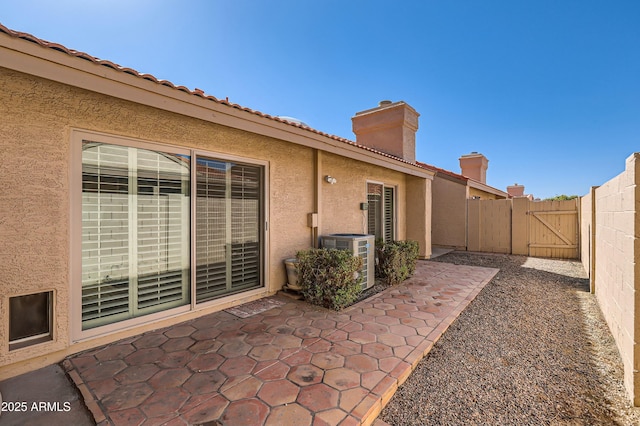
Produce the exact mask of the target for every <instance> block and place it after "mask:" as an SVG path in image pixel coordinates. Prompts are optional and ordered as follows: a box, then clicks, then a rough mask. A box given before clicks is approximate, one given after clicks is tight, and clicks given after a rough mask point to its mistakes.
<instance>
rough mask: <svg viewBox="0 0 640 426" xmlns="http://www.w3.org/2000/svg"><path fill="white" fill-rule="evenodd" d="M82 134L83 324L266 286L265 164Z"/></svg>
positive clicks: (79, 291) (79, 298)
mask: <svg viewBox="0 0 640 426" xmlns="http://www.w3.org/2000/svg"><path fill="white" fill-rule="evenodd" d="M80 133H82V135H83V136H84V132H80ZM79 139H80V140H79V141H78V142H77V143H78V145H77V146H76V147H78V146H79V147H80V148H78V149H79V150H81V154H79V153H76V154H74V156H75V158H76V159H77V161H78V163H80V162H81V164H82V172H81V176H82V178H81V181H82V188H81V194H82V195H81V201H80V198H79V196H78V198H75V199H76V200H77V201H75V202H74V203H76V205H81V207H79V209H81V217H82V220H81V229H82V231H81V237H80V236H78V237H75V241H77V243H76V244H77V245H78V246H80V247H81V255H80V258H81V266H78V267H77V268H74V271H75V272H74V273H75V274H77V275H78V276H81V279H79V280H78V282H80V283H81V285H79V286H77V287H75V291H77V293H76V296H74V300H76V302H75V303H77V304H78V305H81V313H80V314H79V315H80V316H81V318H80V320H79V321H80V322H81V326H80V330H81V331H82V330H84V331H88V330H90V329H94V328H97V327H101V326H104V325H108V324H115V323H119V322H122V321H127V320H133V319H135V318H137V317H141V316H145V315H150V314H156V316H158V315H161V316H162V315H166V314H164V313H163V312H164V311H169V310H174V309H178V308H180V311H186V310H189V309H194V308H195V307H196V304H199V303H205V302H209V301H211V300H214V299H217V298H221V297H224V296H227V295H230V294H233V293H238V292H242V291H247V290H250V289H256V288H259V287H262V286H264V279H263V277H264V265H265V261H264V250H263V246H264V244H265V241H264V234H265V223H266V221H265V211H266V206H265V204H266V203H265V201H264V192H265V184H264V181H265V173H266V172H265V170H266V165H264V164H252V163H249V162H245V161H243V160H241V159H235V158H229V157H224V156H222V157H221V158H218V157H217V156H213V155H210V154H206V153H202V154H201V153H199V152H196V151H192V150H186V149H180V148H175V149H171V148H169V147H167V148H166V149H165V148H164V147H160V146H159V145H155V144H150V143H142V142H139V143H138V142H131V143H130V144H129V141H127V140H124V139H120V138H112V137H108V136H104V137H101V136H100V135H95V136H93V137H91V138H85V137H81V138H79ZM74 173H78V174H76V175H75V176H76V177H77V178H79V176H80V175H79V173H80V172H79V171H78V172H74ZM76 188H77V189H78V190H80V188H79V185H78V186H77V187H76ZM79 215H80V213H79V211H78V216H77V217H79ZM78 254H80V253H79V252H78ZM80 287H81V288H80ZM76 309H78V308H76ZM78 311H79V310H78ZM78 311H77V312H78ZM76 315H78V314H76ZM113 328H114V327H113V326H111V328H109V329H113ZM115 328H118V327H115ZM81 331H80V332H81ZM94 334H95V333H93V332H92V333H91V334H90V335H94Z"/></svg>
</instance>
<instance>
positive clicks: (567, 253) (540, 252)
mask: <svg viewBox="0 0 640 426" xmlns="http://www.w3.org/2000/svg"><path fill="white" fill-rule="evenodd" d="M578 201H579V199H575V200H568V201H537V202H529V210H528V216H529V220H528V222H529V256H535V257H553V258H558V259H578V258H580V252H579V249H580V246H579V231H580V227H579V221H578V219H579V215H578V206H579V204H578Z"/></svg>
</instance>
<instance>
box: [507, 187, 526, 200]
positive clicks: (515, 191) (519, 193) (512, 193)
mask: <svg viewBox="0 0 640 426" xmlns="http://www.w3.org/2000/svg"><path fill="white" fill-rule="evenodd" d="M507 194H509V197H511V198H514V197H524V185H518V184H517V183H514V184H513V185H509V186H507Z"/></svg>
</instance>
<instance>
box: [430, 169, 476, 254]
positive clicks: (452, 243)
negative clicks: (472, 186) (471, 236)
mask: <svg viewBox="0 0 640 426" xmlns="http://www.w3.org/2000/svg"><path fill="white" fill-rule="evenodd" d="M432 186H433V203H432V228H431V242H432V244H433V245H435V246H443V247H452V248H456V249H460V250H465V249H466V248H467V235H466V234H467V232H466V227H467V186H466V183H465V184H462V183H460V182H455V181H452V180H450V179H446V178H443V177H441V176H439V175H436V177H435V178H434V179H433V183H432Z"/></svg>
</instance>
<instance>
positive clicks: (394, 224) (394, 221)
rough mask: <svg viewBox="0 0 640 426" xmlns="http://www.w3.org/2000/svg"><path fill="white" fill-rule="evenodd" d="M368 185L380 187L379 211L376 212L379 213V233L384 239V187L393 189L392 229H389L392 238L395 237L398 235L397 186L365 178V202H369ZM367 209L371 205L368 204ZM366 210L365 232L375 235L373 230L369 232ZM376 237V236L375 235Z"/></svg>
mask: <svg viewBox="0 0 640 426" xmlns="http://www.w3.org/2000/svg"><path fill="white" fill-rule="evenodd" d="M369 185H380V186H381V187H382V193H381V198H380V206H379V211H378V213H379V214H380V226H381V228H382V229H381V230H380V231H381V235H382V239H383V240H384V239H385V238H384V237H385V234H386V232H385V231H386V226H385V222H386V220H385V219H386V217H385V201H386V197H385V190H386V189H391V190H392V191H393V198H392V203H393V206H392V209H393V218H392V225H391V226H392V229H391V234H392V239H396V238H397V236H398V186H397V185H390V184H385V183H384V182H381V181H376V180H367V181H366V182H365V194H366V198H367V203H369ZM368 208H369V209H371V206H368ZM368 214H369V213H368V212H367V220H366V223H367V233H368V234H369V235H376V233H375V230H374V231H373V232H371V230H370V229H369V218H368ZM376 238H378V237H377V236H376Z"/></svg>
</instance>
